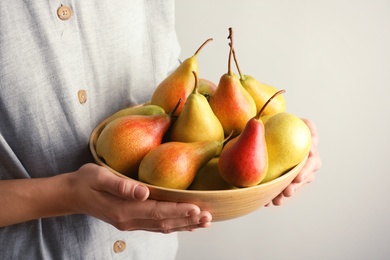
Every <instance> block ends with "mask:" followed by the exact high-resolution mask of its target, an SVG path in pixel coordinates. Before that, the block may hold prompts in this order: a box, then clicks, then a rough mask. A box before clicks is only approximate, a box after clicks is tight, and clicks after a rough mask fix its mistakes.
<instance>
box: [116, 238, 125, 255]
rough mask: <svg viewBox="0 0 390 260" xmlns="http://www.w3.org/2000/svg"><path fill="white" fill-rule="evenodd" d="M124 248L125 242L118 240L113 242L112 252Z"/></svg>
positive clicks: (119, 251)
mask: <svg viewBox="0 0 390 260" xmlns="http://www.w3.org/2000/svg"><path fill="white" fill-rule="evenodd" d="M125 249H126V243H125V241H123V240H118V241H116V242H115V243H114V252H115V253H121V252H123V250H125Z"/></svg>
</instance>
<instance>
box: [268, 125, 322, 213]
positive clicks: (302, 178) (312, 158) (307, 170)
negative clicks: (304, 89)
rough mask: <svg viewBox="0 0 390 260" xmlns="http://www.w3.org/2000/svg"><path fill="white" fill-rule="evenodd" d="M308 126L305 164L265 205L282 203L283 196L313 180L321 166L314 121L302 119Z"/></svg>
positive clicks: (292, 193)
mask: <svg viewBox="0 0 390 260" xmlns="http://www.w3.org/2000/svg"><path fill="white" fill-rule="evenodd" d="M302 120H303V121H304V122H305V123H306V124H307V126H308V127H309V128H310V131H311V136H312V147H311V150H310V153H309V156H308V158H307V161H306V164H305V165H304V167H303V168H302V170H301V172H300V173H299V174H298V175H297V177H295V179H294V180H293V181H292V182H291V183H290V185H288V186H287V187H286V188H285V189H284V190H283V191H282V192H281V193H280V194H279V195H278V196H276V197H275V198H274V199H273V200H272V201H270V202H269V203H268V204H267V205H266V207H267V206H270V205H271V204H273V205H275V206H279V205H281V204H282V203H283V200H284V198H286V197H291V196H292V195H294V193H295V192H296V191H297V190H298V189H300V188H301V187H302V186H303V185H304V184H306V183H310V182H312V181H314V179H315V174H316V172H317V171H318V170H319V169H320V168H321V164H322V162H321V158H320V155H319V154H318V151H317V146H318V134H317V129H316V126H315V125H314V123H313V122H312V121H310V120H308V119H302Z"/></svg>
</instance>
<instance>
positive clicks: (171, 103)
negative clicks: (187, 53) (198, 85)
mask: <svg viewBox="0 0 390 260" xmlns="http://www.w3.org/2000/svg"><path fill="white" fill-rule="evenodd" d="M211 40H212V39H211V38H210V39H207V40H206V41H205V42H204V43H203V44H202V45H201V46H200V47H199V49H198V50H197V51H196V52H195V54H194V55H192V56H191V57H189V58H187V59H185V60H184V61H183V62H182V63H181V64H180V65H179V66H178V67H177V68H176V69H175V70H174V71H173V72H172V73H171V74H170V75H168V76H167V77H166V78H165V79H164V80H163V81H162V82H161V83H160V84H159V85H158V86H157V88H156V89H155V91H154V92H153V95H152V99H151V101H150V103H151V104H152V105H157V106H160V107H162V108H163V109H164V110H165V111H172V110H173V108H174V107H175V105H176V103H177V100H179V99H181V100H182V102H181V104H180V105H179V107H178V108H177V109H176V112H175V115H174V116H178V115H179V114H180V112H181V110H182V108H183V106H184V104H185V102H186V99H187V97H188V95H189V94H190V93H191V92H192V90H193V88H194V84H195V80H194V76H193V75H192V72H193V71H195V72H198V62H197V60H196V56H197V54H198V53H199V52H200V50H201V49H202V48H203V46H204V45H206V43H208V42H209V41H211Z"/></svg>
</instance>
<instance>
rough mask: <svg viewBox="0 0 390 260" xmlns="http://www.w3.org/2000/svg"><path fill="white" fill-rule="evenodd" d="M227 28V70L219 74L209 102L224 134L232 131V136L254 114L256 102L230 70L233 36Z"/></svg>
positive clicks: (242, 127) (236, 133)
mask: <svg viewBox="0 0 390 260" xmlns="http://www.w3.org/2000/svg"><path fill="white" fill-rule="evenodd" d="M229 30H230V35H229V38H230V39H231V42H230V52H229V59H228V72H227V73H225V74H224V75H222V76H221V78H220V81H219V83H218V87H217V89H216V91H215V93H214V95H213V96H212V97H211V98H210V101H209V103H210V106H211V108H212V110H213V111H214V114H215V115H216V116H217V117H218V119H219V121H220V122H221V124H222V126H223V129H224V132H225V135H228V134H230V133H231V132H232V131H234V133H233V136H237V135H239V134H240V133H241V132H242V131H243V130H244V128H245V125H246V123H247V122H248V121H249V120H250V119H251V118H253V117H254V116H255V115H256V104H255V101H254V100H253V98H252V97H251V96H250V95H249V93H248V92H247V91H246V90H245V89H244V87H243V86H242V85H241V83H240V80H239V78H238V77H237V75H236V74H234V73H233V72H232V70H231V57H232V50H233V39H232V38H233V37H232V31H231V28H229Z"/></svg>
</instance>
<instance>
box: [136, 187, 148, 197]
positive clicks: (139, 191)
mask: <svg viewBox="0 0 390 260" xmlns="http://www.w3.org/2000/svg"><path fill="white" fill-rule="evenodd" d="M147 193H148V188H146V187H145V186H142V185H137V187H135V189H134V197H135V198H136V199H138V200H142V199H144V198H145V196H146V195H147Z"/></svg>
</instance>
